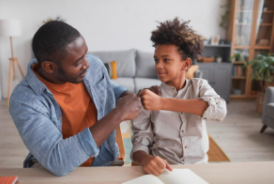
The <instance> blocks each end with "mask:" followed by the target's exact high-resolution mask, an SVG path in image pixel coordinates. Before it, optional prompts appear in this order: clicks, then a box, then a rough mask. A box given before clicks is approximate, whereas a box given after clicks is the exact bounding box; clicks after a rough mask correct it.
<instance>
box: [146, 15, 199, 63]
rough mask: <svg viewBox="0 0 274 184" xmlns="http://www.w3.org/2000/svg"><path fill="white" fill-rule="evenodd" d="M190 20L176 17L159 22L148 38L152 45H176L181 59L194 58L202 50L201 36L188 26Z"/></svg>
mask: <svg viewBox="0 0 274 184" xmlns="http://www.w3.org/2000/svg"><path fill="white" fill-rule="evenodd" d="M189 22H190V21H182V22H180V20H179V19H178V17H176V18H175V19H174V20H172V21H165V22H161V23H160V25H159V26H158V27H157V29H156V30H154V31H152V35H151V38H150V40H151V41H152V42H153V46H154V47H157V45H161V44H171V45H176V46H177V47H178V51H179V53H180V54H181V56H182V59H183V60H185V59H187V58H191V59H192V61H193V60H195V59H196V58H197V57H198V56H199V55H201V54H202V52H203V51H204V46H203V40H202V37H201V36H200V35H198V34H196V33H195V31H194V30H193V29H191V28H190V27H189V26H188V23H189Z"/></svg>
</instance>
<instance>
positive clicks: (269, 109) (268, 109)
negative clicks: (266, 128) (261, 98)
mask: <svg viewBox="0 0 274 184" xmlns="http://www.w3.org/2000/svg"><path fill="white" fill-rule="evenodd" d="M273 112H274V103H268V104H266V106H265V114H266V116H267V117H270V118H273V119H274V113H273Z"/></svg>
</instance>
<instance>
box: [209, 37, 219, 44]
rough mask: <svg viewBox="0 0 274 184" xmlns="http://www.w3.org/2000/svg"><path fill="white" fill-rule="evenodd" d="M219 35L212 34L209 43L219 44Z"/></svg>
mask: <svg viewBox="0 0 274 184" xmlns="http://www.w3.org/2000/svg"><path fill="white" fill-rule="evenodd" d="M219 40H220V36H213V37H212V38H211V45H219Z"/></svg>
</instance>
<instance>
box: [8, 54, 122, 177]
mask: <svg viewBox="0 0 274 184" xmlns="http://www.w3.org/2000/svg"><path fill="white" fill-rule="evenodd" d="M86 59H87V61H88V62H89V66H90V67H89V68H88V69H87V73H86V76H85V77H84V80H83V82H84V85H85V87H86V89H87V91H88V92H89V94H90V96H91V98H92V99H93V101H94V104H95V106H96V109H97V118H98V120H100V119H101V118H102V117H104V116H105V115H106V114H108V113H109V112H110V111H111V110H112V109H113V108H115V105H116V102H117V100H118V99H119V97H120V95H121V94H122V93H123V92H124V91H126V89H125V88H124V87H122V86H118V85H116V84H114V83H113V82H111V81H110V79H109V76H108V73H107V70H106V68H105V66H104V65H103V63H102V62H101V61H100V60H99V59H98V58H97V57H95V56H92V55H86ZM36 62H37V60H36V59H33V60H32V61H31V62H30V63H29V65H28V71H27V75H26V76H25V78H24V79H23V80H22V81H21V82H20V83H19V84H18V85H17V86H16V88H15V89H14V90H13V93H12V95H11V98H10V106H9V111H10V114H11V116H12V119H13V121H14V123H15V125H16V127H17V129H18V131H19V133H20V136H21V138H22V140H23V142H24V144H25V145H26V147H27V148H28V150H29V151H30V153H29V154H28V156H27V157H26V159H25V161H24V167H25V168H26V167H31V166H32V161H31V160H32V159H37V160H38V161H39V162H40V163H41V164H42V165H43V166H44V167H45V168H47V169H48V170H49V171H51V172H52V173H54V174H55V175H57V176H63V175H67V174H68V173H69V172H71V171H73V170H74V169H76V168H77V167H78V166H79V165H81V164H82V163H83V162H85V161H86V160H87V159H88V158H90V157H95V159H94V161H93V164H92V166H107V165H110V164H111V163H112V162H113V161H114V160H115V159H116V158H117V157H118V156H119V149H118V146H117V144H116V140H115V132H114V131H113V132H112V133H111V134H110V136H109V137H108V138H107V139H106V140H105V142H104V143H103V144H102V145H101V146H100V148H97V145H96V142H95V141H94V138H93V136H92V134H91V132H90V130H89V128H86V129H85V130H83V131H82V132H80V133H78V134H77V135H75V136H71V137H69V138H67V139H63V135H62V112H61V109H60V107H59V105H58V104H57V102H56V100H55V99H54V97H53V95H52V93H51V92H50V91H49V90H48V89H47V87H46V86H45V84H44V83H42V82H41V81H40V80H39V78H38V77H37V76H36V75H35V73H34V72H33V71H32V69H31V67H32V65H33V64H34V63H36Z"/></svg>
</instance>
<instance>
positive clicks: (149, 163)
mask: <svg viewBox="0 0 274 184" xmlns="http://www.w3.org/2000/svg"><path fill="white" fill-rule="evenodd" d="M141 164H142V166H143V168H144V171H145V173H147V174H153V175H155V176H159V175H160V174H161V173H162V172H163V171H164V169H168V170H169V171H172V168H171V167H170V165H169V164H168V163H167V161H166V160H165V159H162V158H160V157H158V156H152V155H146V156H145V157H144V158H143V160H142V163H141Z"/></svg>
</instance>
